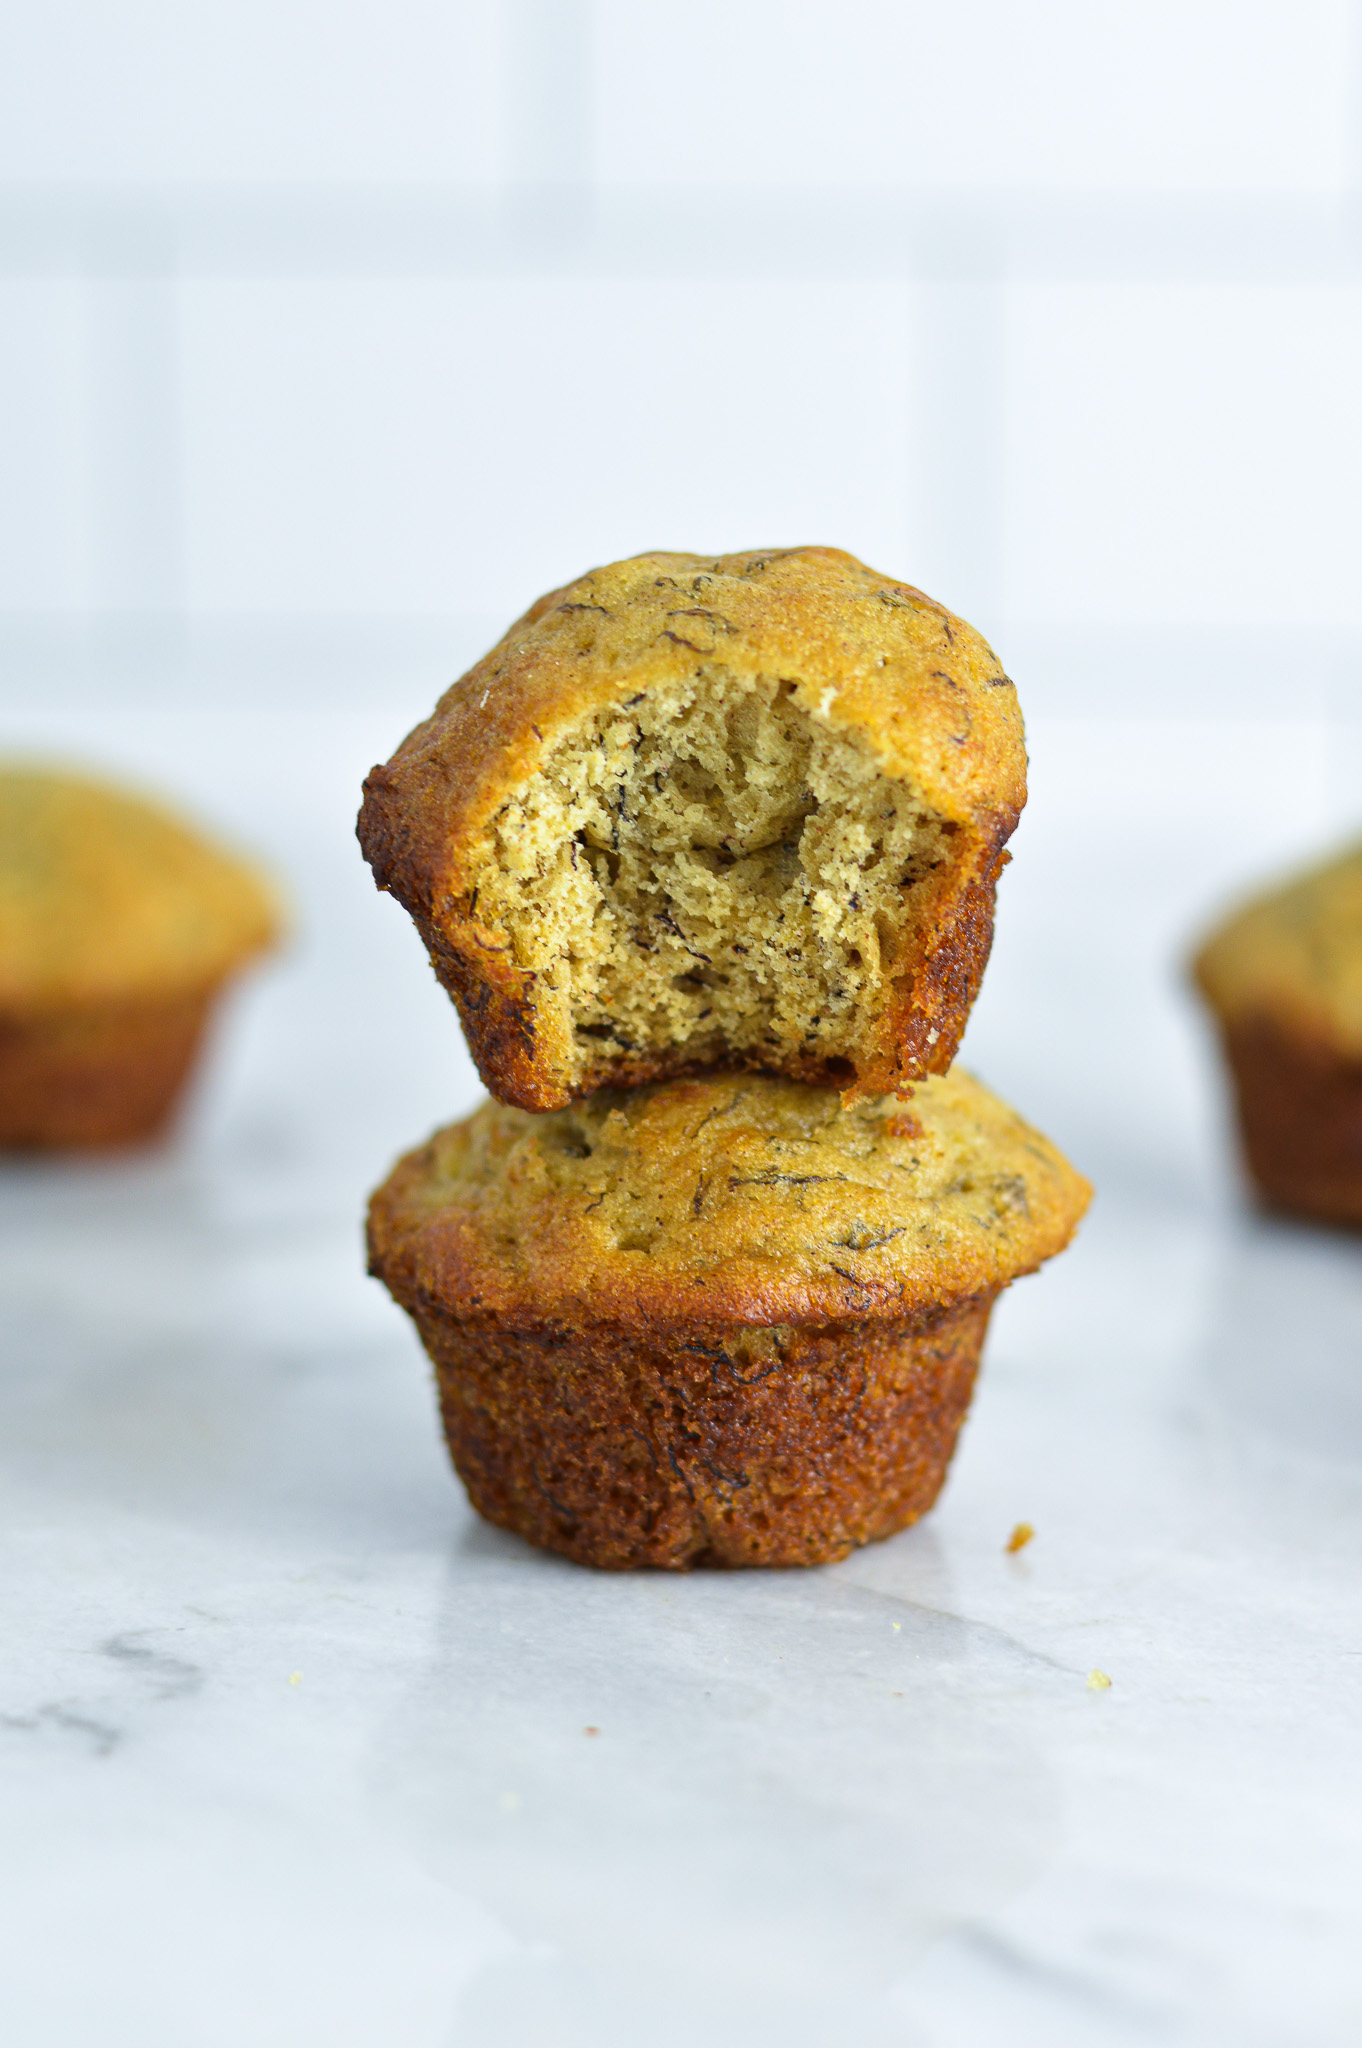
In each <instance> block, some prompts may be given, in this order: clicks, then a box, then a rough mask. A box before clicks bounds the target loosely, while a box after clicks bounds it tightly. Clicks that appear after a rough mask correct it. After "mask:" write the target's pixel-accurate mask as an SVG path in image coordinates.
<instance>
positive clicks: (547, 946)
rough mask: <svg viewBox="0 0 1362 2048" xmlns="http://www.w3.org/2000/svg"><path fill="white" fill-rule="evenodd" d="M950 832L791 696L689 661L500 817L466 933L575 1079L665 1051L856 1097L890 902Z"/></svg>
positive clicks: (882, 974)
mask: <svg viewBox="0 0 1362 2048" xmlns="http://www.w3.org/2000/svg"><path fill="white" fill-rule="evenodd" d="M683 624H684V622H683ZM955 830H956V827H955V826H954V824H953V823H952V822H951V821H949V820H947V819H945V818H943V817H941V816H940V815H939V814H937V813H936V812H934V811H932V810H931V809H930V807H929V806H928V805H927V804H926V803H925V802H924V800H923V798H922V796H921V795H920V793H919V792H918V791H916V790H915V789H914V788H913V787H912V785H911V784H910V783H908V782H906V781H902V780H898V779H895V778H892V777H890V776H887V775H886V774H885V773H884V771H883V769H882V768H881V766H880V765H879V763H878V762H877V760H876V759H875V757H874V755H873V754H872V753H871V751H870V749H869V748H868V747H867V746H866V745H865V744H864V742H862V741H860V740H859V739H857V738H856V737H854V736H852V735H850V734H847V733H843V732H839V731H838V730H837V729H836V728H835V727H833V726H831V725H829V724H827V723H825V722H824V721H823V720H822V719H821V718H819V717H817V716H816V715H813V714H811V712H810V710H809V709H808V708H807V706H806V705H805V704H803V703H801V702H800V700H799V692H798V686H797V684H796V683H794V682H791V681H788V680H780V679H778V678H775V677H764V676H763V677H755V678H753V677H739V676H735V675H733V674H732V673H731V672H730V671H728V670H727V669H725V668H724V667H723V666H722V665H720V664H717V663H711V664H704V665H702V666H700V667H698V668H697V669H696V670H695V672H694V673H693V674H692V675H691V676H689V677H687V678H686V679H684V680H683V681H679V682H677V683H674V684H671V685H669V686H665V687H654V688H653V689H651V690H649V691H648V692H647V693H646V694H642V695H639V696H636V697H633V698H625V699H623V700H622V701H620V702H618V703H616V704H613V705H610V706H608V707H606V708H605V709H603V710H600V711H597V712H595V713H594V714H593V715H592V716H590V717H589V718H587V719H585V720H583V721H582V722H581V723H579V724H578V725H577V726H575V727H574V728H573V729H572V730H571V731H569V732H568V733H567V734H566V735H565V736H564V737H563V738H562V739H560V740H559V741H558V743H557V744H556V745H555V746H554V747H553V748H552V749H551V751H550V752H549V753H548V755H547V758H546V759H545V761H544V764H543V767H542V769H541V770H540V771H539V772H538V773H536V774H535V775H534V776H533V777H531V778H530V779H529V780H528V781H527V783H526V784H525V785H524V786H523V787H522V789H521V790H520V791H518V792H517V794H516V795H515V796H514V797H513V798H512V799H511V800H509V801H508V802H507V803H506V804H505V805H503V807H502V809H501V811H500V812H499V813H498V814H497V817H496V819H495V821H494V825H493V835H492V844H491V845H490V846H489V848H488V857H487V860H486V863H485V865H484V866H483V867H482V869H481V871H480V874H479V879H478V888H477V898H476V901H477V911H476V915H477V917H478V919H479V921H480V922H493V921H495V922H497V923H500V924H501V925H503V926H504V928H505V930H506V931H507V933H508V934H509V936H510V940H511V944H512V946H513V949H514V954H515V958H516V962H517V965H518V966H520V967H521V968H523V969H526V970H529V971H531V972H533V973H534V974H535V975H536V976H537V977H538V982H539V999H540V1000H541V1001H542V1000H545V999H548V1000H549V1001H551V1002H555V1003H556V1005H557V1006H558V1007H559V1011H560V1017H561V1020H562V1022H563V1024H564V1025H565V1027H566V1031H565V1035H570V1038H571V1042H572V1045H573V1049H574V1053H575V1055H576V1059H577V1065H578V1071H579V1072H580V1071H585V1070H587V1069H588V1068H589V1067H590V1066H591V1065H593V1064H594V1063H596V1062H597V1061H598V1060H599V1058H600V1056H601V1054H602V1053H605V1054H606V1055H618V1054H621V1053H624V1054H628V1053H650V1052H654V1051H658V1050H661V1049H663V1048H665V1047H668V1046H677V1045H680V1046H684V1047H685V1048H686V1049H687V1051H688V1053H689V1054H690V1056H691V1057H692V1058H694V1059H696V1060H697V1061H707V1060H718V1059H721V1058H722V1057H723V1055H724V1053H725V1051H727V1050H734V1051H737V1052H740V1053H743V1052H745V1053H749V1054H754V1055H756V1056H757V1057H760V1055H761V1053H762V1052H763V1050H769V1052H770V1053H771V1054H772V1055H773V1056H779V1055H780V1054H783V1053H786V1052H789V1051H791V1050H793V1051H802V1052H815V1053H817V1054H818V1055H819V1056H820V1057H822V1058H825V1059H828V1060H834V1061H835V1060H837V1059H839V1058H847V1062H848V1065H847V1078H848V1079H850V1078H852V1072H853V1070H852V1067H851V1062H850V1059H849V1057H848V1056H849V1054H850V1052H851V1050H852V1048H853V1047H854V1046H855V1044H856V1043H857V1042H858V1040H860V1039H862V1038H863V1036H864V1031H865V1023H866V1018H867V1017H868V1016H873V1015H875V1014H877V1013H878V1012H880V1011H881V1010H882V1008H883V1007H884V1005H885V1003H886V1002H887V1000H888V998H889V995H890V992H891V988H892V981H893V972H894V966H895V961H896V959H897V958H898V956H899V952H900V950H901V949H902V947H903V945H904V942H905V938H906V936H907V932H906V930H905V914H904V913H905V902H904V892H905V891H912V890H913V889H914V888H917V887H920V886H921V885H922V884H923V883H924V882H925V881H926V879H927V878H928V876H929V875H931V873H932V872H933V870H935V869H937V868H939V867H940V866H941V864H942V863H943V862H944V861H945V860H946V859H947V858H948V857H949V850H950V849H949V841H950V837H951V835H952V834H953V833H954V831H955ZM911 922H912V918H911V906H909V917H908V920H907V923H908V925H909V926H911Z"/></svg>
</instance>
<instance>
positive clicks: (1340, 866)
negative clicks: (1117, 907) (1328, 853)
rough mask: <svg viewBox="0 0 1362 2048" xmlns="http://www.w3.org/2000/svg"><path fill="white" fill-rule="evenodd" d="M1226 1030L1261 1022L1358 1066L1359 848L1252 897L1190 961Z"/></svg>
mask: <svg viewBox="0 0 1362 2048" xmlns="http://www.w3.org/2000/svg"><path fill="white" fill-rule="evenodd" d="M1194 971H1195V974H1196V978H1197V980H1198V982H1199V983H1200V985H1201V987H1202V989H1203V990H1204V992H1205V994H1206V996H1207V997H1208V999H1209V1001H1210V1003H1211V1006H1212V1008H1213V1009H1215V1010H1216V1011H1217V1013H1218V1014H1219V1015H1220V1016H1221V1017H1222V1018H1224V1019H1225V1020H1226V1021H1227V1022H1237V1021H1239V1020H1240V1019H1242V1018H1246V1017H1249V1016H1267V1017H1269V1018H1271V1019H1272V1020H1273V1021H1274V1022H1276V1023H1278V1024H1280V1025H1282V1026H1284V1027H1285V1028H1286V1029H1288V1030H1293V1031H1295V1032H1297V1033H1300V1034H1302V1035H1304V1036H1306V1037H1316V1038H1321V1039H1323V1040H1324V1042H1325V1043H1326V1044H1328V1045H1331V1046H1333V1047H1335V1048H1336V1049H1337V1050H1338V1051H1339V1052H1340V1053H1342V1054H1344V1055H1345V1056H1347V1057H1350V1058H1359V1059H1362V847H1353V848H1350V849H1349V851H1348V852H1346V853H1344V854H1341V855H1338V856H1336V857H1335V858H1334V859H1333V860H1330V861H1328V862H1326V863H1325V864H1324V865H1323V866H1321V867H1317V868H1312V869H1311V870H1310V871H1309V872H1308V873H1306V874H1304V875H1301V876H1300V877H1298V879H1296V880H1295V881H1293V882H1289V883H1288V884H1287V885H1286V886H1285V887H1284V888H1277V889H1274V890H1272V891H1271V892H1270V893H1268V894H1266V895H1263V896H1259V897H1255V898H1254V899H1253V900H1252V901H1251V902H1249V903H1247V904H1246V905H1245V906H1244V908H1243V909H1242V910H1240V911H1238V912H1237V913H1236V914H1235V915H1234V916H1233V917H1231V918H1230V919H1229V920H1228V921H1227V922H1226V923H1225V924H1223V925H1221V926H1220V927H1219V928H1218V929H1217V930H1216V931H1214V932H1213V933H1212V934H1211V936H1210V938H1208V939H1207V940H1206V942H1205V943H1204V945H1203V946H1202V948H1201V950H1200V952H1199V953H1198V954H1197V956H1196V960H1195V963H1194Z"/></svg>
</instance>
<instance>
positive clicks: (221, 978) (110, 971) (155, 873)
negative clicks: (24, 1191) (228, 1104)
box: [0, 763, 278, 1147]
mask: <svg viewBox="0 0 1362 2048" xmlns="http://www.w3.org/2000/svg"><path fill="white" fill-rule="evenodd" d="M277 931H278V915H277V912H276V909H275V904H274V899H273V896H272V894H271V892H270V890H269V888H268V887H267V885H266V884H265V882H264V881H263V880H262V878H261V877H260V876H259V875H257V874H256V873H255V871H254V870H253V869H252V868H250V867H248V866H247V865H246V864H245V863H244V862H242V861H240V860H238V859H237V858H235V856H233V855H230V854H228V853H225V852H223V851H222V850H220V849H219V848H217V847H215V846H211V845H209V844H208V843H207V842H206V841H204V840H203V839H202V838H200V837H199V835H198V834H197V833H196V832H194V831H193V830H191V828H190V827H189V826H188V825H185V824H183V823H181V822H180V820H179V819H177V818H174V817H172V816H171V815H169V813H167V812H165V811H163V810H161V809H160V808H159V806H157V805H154V804H150V803H147V802H146V801H145V800H144V799H143V798H141V797H140V796H133V795H130V794H129V793H128V792H126V791H124V790H121V789H114V788H110V787H108V786H107V785H105V784H103V783H100V782H94V781H89V780H87V779H86V778H85V777H83V776H77V775H71V774H65V773H55V772H52V771H50V770H47V769H44V768H40V767H34V766H31V765H24V764H19V763H10V764H7V765H3V766H0V1145H4V1146H8V1147H15V1146H20V1147H29V1146H34V1147H37V1146H76V1147H82V1146H106V1145H125V1144H132V1143H135V1142H137V1141H138V1140H141V1139H146V1138H150V1137H152V1136H154V1135H155V1134H156V1133H157V1132H158V1131H159V1130H160V1129H161V1128H162V1127H163V1125H164V1124H165V1123H166V1121H167V1120H168V1118H169V1116H170V1115H171V1112H172V1110H173V1109H174V1106H175V1103H176V1100H177V1098H178V1096H179V1093H180V1090H181V1088H182V1086H183V1084H184V1082H185V1080H186V1078H187V1076H188V1074H189V1072H190V1069H191V1067H192V1065H193V1063H194V1058H195V1054H196V1053H197V1051H198V1048H199V1044H200V1041H201V1039H202V1037H203V1033H204V1028H205V1025H206V1023H207V1021H208V1016H209V1012H210V1010H211V1007H212V1004H213V1000H214V998H215V997H216V996H217V994H218V992H219V991H220V990H221V988H222V986H223V984H224V983H225V982H226V981H227V980H228V979H229V977H230V976H232V975H233V974H235V973H236V972H237V970H238V969H240V968H241V967H242V966H243V965H244V964H245V963H246V961H247V960H249V959H250V958H251V957H252V955H253V954H256V953H258V952H260V951H261V950H262V948H264V947H265V946H267V945H269V944H270V942H271V940H272V939H273V938H274V937H275V936H276V933H277Z"/></svg>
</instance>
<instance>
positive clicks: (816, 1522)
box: [415, 1295, 993, 1571]
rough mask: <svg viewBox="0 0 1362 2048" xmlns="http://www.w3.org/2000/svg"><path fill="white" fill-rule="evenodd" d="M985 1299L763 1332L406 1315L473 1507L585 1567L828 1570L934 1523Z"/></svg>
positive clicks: (974, 1361)
mask: <svg viewBox="0 0 1362 2048" xmlns="http://www.w3.org/2000/svg"><path fill="white" fill-rule="evenodd" d="M992 1305H993V1302H992V1297H991V1296H990V1295H983V1296H980V1297H978V1298H976V1299H974V1300H971V1301H966V1302H962V1303H957V1304H956V1305H955V1306H954V1307H952V1308H950V1309H947V1310H944V1311H942V1313H941V1314H939V1315H937V1316H933V1317H924V1318H922V1319H920V1320H919V1321H917V1322H910V1321H898V1320H878V1321H876V1320H871V1321H867V1322H863V1323H859V1324H858V1323H851V1322H848V1323H830V1324H825V1325H822V1326H816V1325H812V1326H797V1327H793V1328H789V1329H787V1330H784V1331H777V1332H774V1333H769V1332H765V1331H760V1332H758V1331H751V1332H742V1331H739V1332H735V1331H734V1330H733V1328H732V1327H731V1326H723V1325H718V1326H713V1327H706V1326H704V1325H701V1324H692V1325H689V1326H688V1327H687V1328H686V1329H685V1330H684V1331H677V1332H673V1333H665V1334H661V1335H657V1334H654V1333H652V1332H650V1331H648V1330H642V1331H639V1332H633V1331H629V1330H622V1329H618V1328H615V1329H609V1330H606V1329H585V1330H582V1331H578V1332H574V1333H573V1335H572V1336H571V1337H570V1338H569V1337H568V1336H566V1335H565V1334H564V1333H562V1332H559V1331H553V1330H507V1329H505V1328H503V1327H502V1326H501V1325H500V1324H498V1323H497V1322H496V1321H495V1320H494V1319H487V1320H486V1321H484V1322H482V1323H474V1322H460V1321H458V1320H456V1319H454V1318H452V1317H449V1316H445V1315H442V1314H441V1313H440V1312H439V1311H438V1310H433V1309H424V1310H421V1311H418V1312H417V1313H416V1315H415V1321H416V1325H417V1328H418V1329H419V1331H420V1333H421V1340H422V1342H423V1344H424V1345H425V1347H426V1350H427V1352H428V1353H429V1355H430V1358H431V1360H432V1362H433V1364H434V1366H435V1373H436V1381H437V1384H438V1387H439V1394H440V1413H441V1418H442V1420H443V1423H444V1431H445V1441H446V1442H447V1444H448V1446H449V1451H450V1456H451V1458H452V1460H453V1463H454V1466H455V1469H456V1471H457V1472H458V1474H459V1477H460V1478H461V1479H462V1480H463V1483H464V1485H465V1487H466V1488H467V1490H468V1497H469V1499H470V1500H471V1501H472V1503H473V1506H474V1507H475V1508H476V1509H477V1511H478V1513H479V1514H480V1515H482V1516H484V1517H485V1519H486V1520H487V1521H489V1522H495V1523H496V1524H497V1525H498V1527H500V1528H503V1529H511V1530H513V1531H514V1532H515V1533H516V1534H517V1535H520V1536H524V1537H526V1538H527V1539H528V1540H529V1541H530V1542H531V1543H536V1544H538V1545H539V1546H540V1548H541V1549H545V1550H556V1551H558V1552H560V1553H561V1554H562V1555H563V1556H564V1557H570V1558H572V1559H574V1560H575V1562H577V1563H578V1564H590V1565H597V1566H599V1567H601V1568H602V1569H605V1570H613V1571H622V1570H628V1569H631V1568H636V1567H639V1566H652V1567H656V1568H661V1569H664V1570H673V1571H684V1570H686V1569H688V1568H690V1567H692V1566H695V1565H813V1564H831V1563H833V1562H834V1561H835V1560H836V1559H837V1558H839V1557H845V1556H846V1554H847V1552H848V1551H850V1550H852V1549H854V1548H855V1547H856V1546H857V1545H858V1544H862V1543H873V1542H876V1541H877V1540H878V1539H879V1538H881V1537H884V1536H892V1535H893V1534H894V1533H895V1531H896V1530H899V1529H906V1528H907V1527H908V1525H909V1523H911V1522H915V1521H916V1520H917V1519H918V1517H919V1516H920V1515H923V1514H925V1513H926V1511H927V1509H928V1508H930V1507H931V1506H932V1504H933V1503H934V1501H935V1500H936V1497H937V1495H938V1493H939V1492H940V1491H941V1487H942V1485H943V1483H944V1481H945V1477H946V1471H947V1468H948V1466H949V1464H950V1460H951V1454H952V1452H953V1451H954V1449H955V1442H956V1438H957V1436H958V1434H959V1431H960V1425H961V1423H962V1422H963V1421H964V1419H965V1412H966V1410H967V1409H968V1407H969V1400H970V1394H971V1392H972V1390H973V1386H974V1377H975V1372H976V1370H977V1367H978V1362H979V1352H980V1348H981V1346H982V1344H983V1340H984V1333H985V1330H986V1329H987V1326H988V1317H989V1311H990V1309H991V1308H992ZM763 1336H765V1337H767V1338H768V1340H769V1341H768V1344H767V1346H766V1348H764V1349H763V1348H759V1345H758V1342H757V1339H758V1338H760V1337H763Z"/></svg>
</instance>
